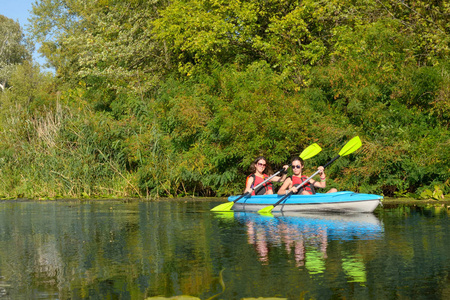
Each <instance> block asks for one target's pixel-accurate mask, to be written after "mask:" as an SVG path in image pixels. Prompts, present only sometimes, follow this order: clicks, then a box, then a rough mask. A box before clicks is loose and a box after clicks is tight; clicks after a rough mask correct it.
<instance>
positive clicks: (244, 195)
mask: <svg viewBox="0 0 450 300" xmlns="http://www.w3.org/2000/svg"><path fill="white" fill-rule="evenodd" d="M283 170H284V168H283V169H281V170H279V171H278V172H276V173H275V174H273V175H272V176H270V177H269V178H267V179H266V180H264V181H263V182H261V183H260V184H258V185H257V186H255V187H253V188H252V191H251V192H246V193H244V194H243V195H241V196H239V197H238V198H237V199H236V200H234V201H233V203H236V201H238V200H241V199H242V198H243V197H246V196H248V195H249V194H251V193H252V192H253V191H254V190H256V189H257V188H259V187H260V186H262V185H263V184H264V183H266V182H267V181H269V180H270V179H272V178H274V177H275V176H277V175H278V174H280V172H281V171H283Z"/></svg>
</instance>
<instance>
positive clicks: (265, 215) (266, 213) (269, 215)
mask: <svg viewBox="0 0 450 300" xmlns="http://www.w3.org/2000/svg"><path fill="white" fill-rule="evenodd" d="M265 208H266V207H265ZM263 209H264V208H263ZM263 209H260V210H259V211H258V213H259V214H260V215H262V216H264V217H270V218H274V215H272V213H271V212H261V211H262V210H263Z"/></svg>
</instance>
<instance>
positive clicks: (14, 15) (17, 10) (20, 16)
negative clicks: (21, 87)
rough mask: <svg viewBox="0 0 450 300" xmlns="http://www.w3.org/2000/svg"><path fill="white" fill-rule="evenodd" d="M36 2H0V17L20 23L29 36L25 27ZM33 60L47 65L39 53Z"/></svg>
mask: <svg viewBox="0 0 450 300" xmlns="http://www.w3.org/2000/svg"><path fill="white" fill-rule="evenodd" d="M35 2H36V0H0V15H4V16H5V17H7V18H10V19H13V20H14V21H16V22H19V24H20V27H21V28H22V32H23V33H24V34H25V35H27V36H28V32H27V31H26V26H25V25H26V24H28V21H27V19H28V18H29V16H30V12H31V8H32V7H31V4H33V3H35ZM38 47H39V45H36V48H38ZM33 60H34V61H35V62H38V63H39V64H41V65H42V64H44V63H45V59H44V58H43V57H40V55H39V53H37V52H34V53H33Z"/></svg>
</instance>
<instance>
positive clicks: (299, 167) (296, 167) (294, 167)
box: [292, 165, 302, 169]
mask: <svg viewBox="0 0 450 300" xmlns="http://www.w3.org/2000/svg"><path fill="white" fill-rule="evenodd" d="M301 168H302V166H299V165H297V166H292V169H301Z"/></svg>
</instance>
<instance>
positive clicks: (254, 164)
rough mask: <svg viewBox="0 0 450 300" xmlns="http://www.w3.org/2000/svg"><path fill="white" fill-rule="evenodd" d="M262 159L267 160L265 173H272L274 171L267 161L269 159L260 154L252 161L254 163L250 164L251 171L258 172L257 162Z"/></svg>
mask: <svg viewBox="0 0 450 300" xmlns="http://www.w3.org/2000/svg"><path fill="white" fill-rule="evenodd" d="M261 159H264V160H265V161H266V169H265V170H264V173H266V174H268V175H271V174H272V173H273V171H272V168H271V167H270V166H269V163H268V162H267V159H266V158H265V157H264V156H258V157H257V158H255V159H254V160H253V161H252V163H251V164H250V173H251V174H253V173H255V172H256V164H257V163H258V161H260V160H261Z"/></svg>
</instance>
